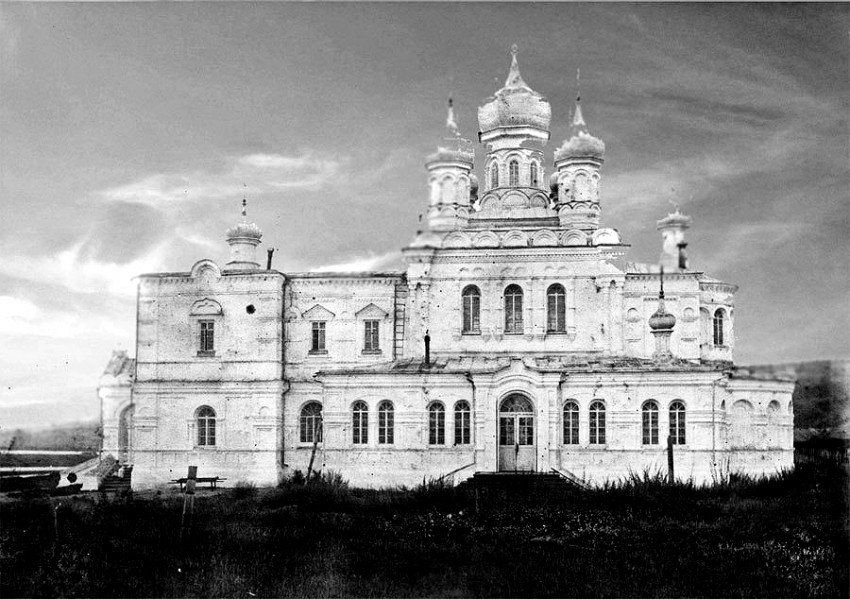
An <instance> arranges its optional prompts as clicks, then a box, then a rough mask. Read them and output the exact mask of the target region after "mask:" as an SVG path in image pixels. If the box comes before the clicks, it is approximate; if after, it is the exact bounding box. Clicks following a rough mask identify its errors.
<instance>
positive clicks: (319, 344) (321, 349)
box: [310, 320, 327, 354]
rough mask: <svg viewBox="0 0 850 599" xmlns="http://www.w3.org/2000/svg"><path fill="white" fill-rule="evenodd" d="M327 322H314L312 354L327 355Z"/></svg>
mask: <svg viewBox="0 0 850 599" xmlns="http://www.w3.org/2000/svg"><path fill="white" fill-rule="evenodd" d="M326 351H327V350H325V321H323V320H317V321H314V322H313V337H312V343H311V345H310V352H312V353H317V354H319V353H325V352H326Z"/></svg>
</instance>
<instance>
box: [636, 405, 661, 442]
mask: <svg viewBox="0 0 850 599" xmlns="http://www.w3.org/2000/svg"><path fill="white" fill-rule="evenodd" d="M659 414H660V411H659V409H658V402H657V401H655V400H654V399H649V400H647V401H645V402H643V405H642V406H641V407H640V439H641V441H640V444H641V445H658V444H659V439H660V436H659V434H660V427H659V424H658V422H659Z"/></svg>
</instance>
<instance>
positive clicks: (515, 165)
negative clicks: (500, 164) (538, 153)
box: [508, 160, 519, 187]
mask: <svg viewBox="0 0 850 599" xmlns="http://www.w3.org/2000/svg"><path fill="white" fill-rule="evenodd" d="M508 175H509V176H508V184H509V185H510V186H511V187H517V186H519V162H517V161H516V160H511V161H510V163H509V164H508Z"/></svg>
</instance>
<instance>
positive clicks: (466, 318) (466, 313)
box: [461, 285, 481, 333]
mask: <svg viewBox="0 0 850 599" xmlns="http://www.w3.org/2000/svg"><path fill="white" fill-rule="evenodd" d="M461 303H462V306H461V309H462V311H463V332H464V333H478V332H479V331H480V330H481V292H480V291H479V290H478V287H476V286H475V285H467V286H466V287H464V288H463V292H462V293H461Z"/></svg>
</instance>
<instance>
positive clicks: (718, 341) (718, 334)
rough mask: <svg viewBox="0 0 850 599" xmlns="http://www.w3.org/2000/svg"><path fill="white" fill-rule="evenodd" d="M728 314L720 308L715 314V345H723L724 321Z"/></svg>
mask: <svg viewBox="0 0 850 599" xmlns="http://www.w3.org/2000/svg"><path fill="white" fill-rule="evenodd" d="M725 317H726V313H725V312H724V311H723V308H718V309H717V311H716V312H715V313H714V345H723V321H724V320H725Z"/></svg>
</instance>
